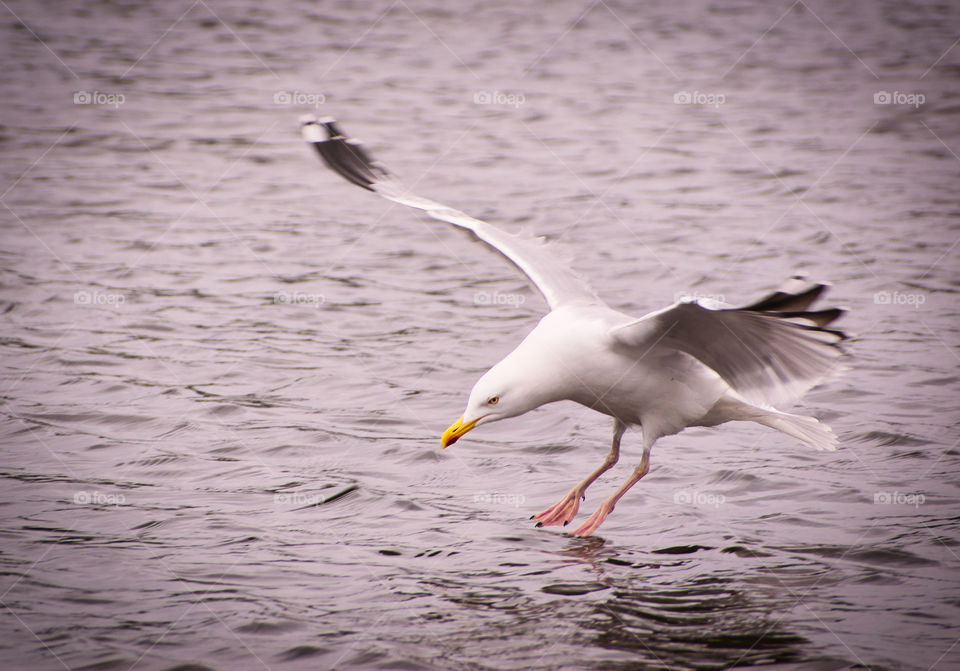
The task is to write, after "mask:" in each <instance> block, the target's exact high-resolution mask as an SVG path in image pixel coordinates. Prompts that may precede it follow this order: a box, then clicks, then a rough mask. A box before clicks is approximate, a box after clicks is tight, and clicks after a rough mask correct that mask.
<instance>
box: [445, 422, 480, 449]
mask: <svg viewBox="0 0 960 671" xmlns="http://www.w3.org/2000/svg"><path fill="white" fill-rule="evenodd" d="M479 421H480V419H479V418H478V419H475V420H473V421H470V422H467V423H466V424H464V423H463V417H460V419H458V420H457V421H455V422H454V423H453V424H451V425H450V428H449V429H447V430H446V431H444V432H443V437H442V438H440V444H441V445H443V446H444V447H450V446H451V445H453V444H454V443H455V442H457V440H459V439H460V436H462V435H463V434H465V433H466V432H467V431H469V430H470V429H472V428H473V427H475V426H476V425H477V422H479Z"/></svg>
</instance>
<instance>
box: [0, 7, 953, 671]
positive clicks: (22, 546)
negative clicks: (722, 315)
mask: <svg viewBox="0 0 960 671" xmlns="http://www.w3.org/2000/svg"><path fill="white" fill-rule="evenodd" d="M0 15H2V16H3V17H4V18H3V20H2V23H0V33H2V39H0V52H2V54H3V63H4V68H3V69H2V71H0V83H2V84H0V85H2V90H3V97H2V102H0V109H2V119H0V122H2V124H3V125H2V128H0V133H2V134H0V147H2V149H3V153H2V160H0V176H2V184H3V186H2V188H0V191H2V205H3V207H2V208H0V222H2V234H3V238H2V252H0V253H2V264H0V266H2V283H0V302H2V310H3V331H2V344H3V359H2V362H3V370H4V377H3V381H2V389H3V394H2V398H3V409H4V415H3V423H2V427H0V430H2V446H3V447H2V454H3V462H2V475H3V480H2V483H3V484H2V490H0V497H2V503H3V508H2V511H3V525H2V534H3V536H2V545H0V550H2V553H0V561H2V579H0V595H2V596H0V601H2V604H3V606H4V614H3V617H2V620H0V621H2V625H3V630H2V636H0V645H2V650H0V654H2V659H3V662H4V666H8V668H43V669H55V668H71V669H80V668H96V669H131V668H136V669H141V668H143V669H169V668H173V667H178V666H179V668H192V669H198V668H216V669H248V668H249V669H256V668H269V669H278V670H279V669H318V668H338V669H367V668H369V669H561V668H563V669H566V668H578V669H579V668H583V669H586V668H594V669H601V668H602V669H645V668H652V669H668V668H669V669H714V668H727V667H735V666H747V665H772V667H773V668H777V669H818V670H819V669H823V670H833V669H840V668H848V667H849V668H853V667H856V668H872V669H901V668H902V669H908V668H910V669H912V668H917V669H934V668H936V669H949V668H960V644H958V630H957V626H956V625H957V622H958V618H960V589H958V578H957V575H958V572H957V569H958V563H960V562H958V540H960V533H958V521H957V515H958V507H957V504H958V499H960V492H958V478H957V473H958V470H960V452H958V449H957V442H958V432H957V420H958V412H957V406H958V404H957V388H958V381H960V376H958V373H957V363H958V345H960V337H958V321H957V292H958V274H957V241H958V236H960V203H958V198H957V192H956V189H957V184H958V177H960V162H958V161H960V159H958V154H960V95H958V93H957V83H958V76H960V47H957V45H956V43H955V40H956V38H957V35H958V30H960V11H958V7H957V6H956V5H951V4H949V3H941V4H935V3H916V2H910V3H893V2H881V3H853V4H849V3H844V4H842V5H839V6H834V5H833V4H831V3H826V2H819V1H817V2H797V3H792V4H791V3H790V2H782V3H781V2H777V3H763V2H756V1H746V2H741V3H737V4H729V3H715V4H710V3H697V2H651V3H642V4H641V3H624V2H606V3H595V4H583V5H581V4H578V3H569V2H556V3H550V4H546V3H545V4H543V5H540V6H536V7H526V6H525V5H524V4H523V3H499V2H495V3H476V4H473V5H469V6H468V5H467V4H463V5H460V6H457V5H448V6H434V7H430V6H428V5H427V4H426V3H421V2H409V1H407V0H398V1H397V2H393V3H387V2H376V3H365V4H364V3H358V4H352V3H338V4H330V3H326V4H319V5H314V4H311V3H305V2H283V3H272V4H271V3H267V4H262V3H256V2H252V1H250V0H238V1H236V2H219V1H208V2H204V1H202V0H201V1H200V2H197V3H193V4H191V3H189V2H179V1H178V2H169V3H149V4H147V5H145V6H144V5H141V4H139V3H114V2H88V3H82V4H80V3H75V4H68V5H65V4H64V3H53V2H41V3H37V2H26V1H17V2H12V3H10V4H9V5H4V8H3V9H0ZM884 91H885V92H888V93H889V94H890V97H891V103H890V104H875V103H874V96H875V94H878V93H880V92H884ZM77 92H81V94H80V97H79V98H78V99H77V102H78V104H74V96H75V95H76V94H77ZM83 92H85V93H86V94H87V96H86V97H84V96H83ZM684 93H686V94H688V96H687V98H684V96H683V95H682V94H684ZM284 94H286V95H284ZM677 94H681V95H680V97H679V98H678V100H679V101H680V102H683V100H685V99H689V100H691V101H692V103H691V104H675V103H674V96H675V95H677ZM894 94H897V95H894ZM917 94H921V95H922V96H923V97H924V100H923V102H922V104H915V105H911V104H910V102H911V101H912V102H914V103H917V102H918V100H919V99H918V98H917V97H916V95H917ZM484 95H487V96H488V97H489V100H490V101H491V102H490V103H489V104H482V103H483V101H484ZM907 96H914V97H913V98H908V97H907ZM87 100H89V101H90V103H91V104H82V103H84V102H86V101H87ZM475 100H477V101H479V102H476V103H475V102H474V101H475ZM321 101H322V104H321ZM883 101H884V99H883V98H882V97H881V98H880V102H881V103H882V102H883ZM288 102H289V103H291V104H287V103H288ZM314 107H316V108H317V110H318V111H319V112H320V113H321V114H335V115H337V116H338V117H339V118H340V119H341V120H342V121H343V123H344V127H345V128H347V129H348V130H349V131H351V132H352V133H353V134H355V135H358V136H359V137H361V138H363V139H364V140H366V141H367V144H368V145H369V146H370V148H371V149H372V150H373V151H374V152H375V153H376V154H377V155H378V156H379V157H380V158H381V159H382V160H383V161H384V162H385V163H386V164H387V165H388V166H390V167H391V168H392V169H393V170H394V171H395V172H397V173H398V174H400V175H402V176H404V177H405V178H406V179H407V181H408V182H410V183H411V184H415V185H416V186H417V187H418V190H420V191H422V192H423V193H424V194H425V195H429V196H432V197H434V198H437V199H439V200H441V201H444V202H449V203H451V204H453V205H456V206H459V207H461V208H462V209H464V210H466V211H468V212H471V213H474V214H476V215H477V216H483V217H487V218H489V219H490V220H492V221H494V222H496V223H498V224H501V225H503V226H504V227H506V228H511V229H516V228H518V227H521V226H526V227H528V228H530V229H532V230H535V231H537V232H538V233H545V234H549V235H550V236H552V237H556V238H557V239H559V240H561V241H562V243H563V244H564V245H565V246H566V247H567V248H568V249H569V250H571V251H572V253H573V254H574V256H575V260H574V265H575V266H576V267H577V268H578V269H580V270H581V271H582V272H583V273H584V274H586V275H587V276H589V277H590V278H591V279H592V281H593V283H594V285H595V286H596V287H597V288H598V290H599V291H600V293H601V295H603V296H604V297H605V298H606V299H608V300H609V302H610V303H611V304H612V305H614V306H615V307H617V308H620V309H623V310H628V311H632V312H634V313H636V314H638V315H639V314H642V313H643V312H644V311H646V310H649V309H653V308H657V307H661V306H663V305H666V304H668V303H669V302H671V301H672V300H673V299H674V298H675V297H676V296H677V295H679V294H696V295H709V296H719V297H723V298H725V299H726V300H728V301H730V302H735V303H736V302H743V301H748V300H750V299H753V298H755V297H757V296H758V295H759V294H761V293H763V292H764V291H766V290H768V289H769V288H772V287H774V286H776V285H777V284H779V283H780V281H781V280H782V279H784V278H785V277H787V276H788V275H790V274H792V273H794V272H797V271H805V272H807V273H808V274H809V275H810V276H811V277H813V278H816V279H819V280H826V281H830V282H832V283H834V285H835V286H834V289H833V292H832V294H831V300H832V301H834V302H836V303H838V304H842V305H845V306H847V307H849V308H850V313H849V315H848V316H847V317H846V318H845V327H846V328H847V329H849V330H850V331H851V333H853V334H854V335H855V336H856V337H855V339H854V341H853V344H852V350H853V351H854V356H853V357H851V359H850V360H849V362H848V363H849V370H848V371H847V372H846V373H845V375H843V376H842V377H839V378H838V379H836V380H834V381H831V382H830V383H829V384H827V385H825V386H823V387H821V388H819V389H817V390H815V391H814V392H812V393H811V394H809V395H808V397H807V399H806V400H805V405H804V406H803V409H802V411H803V412H808V413H811V414H816V415H817V416H819V417H822V418H824V419H825V420H827V421H828V422H829V423H830V424H831V425H832V426H833V427H834V428H835V430H836V431H837V433H838V435H839V436H840V437H841V441H842V445H841V448H840V449H839V450H838V451H837V452H835V453H814V452H811V451H808V450H805V449H804V448H802V447H801V446H799V445H797V444H795V443H794V442H792V441H791V440H789V439H788V438H786V437H784V436H780V435H778V434H774V433H773V432H771V431H769V430H763V429H760V428H755V427H752V426H741V425H727V426H725V427H722V428H721V429H720V430H692V431H689V432H687V433H684V434H682V435H680V436H675V437H672V438H668V439H665V440H663V441H661V442H660V443H658V444H657V446H656V447H655V448H654V452H653V460H652V461H653V469H652V472H651V473H650V475H649V476H648V477H647V478H645V479H644V480H643V482H642V483H640V484H639V485H638V486H637V487H635V488H634V489H633V490H632V491H631V492H630V494H629V495H628V497H627V498H626V499H625V500H624V501H623V502H622V503H621V505H620V506H619V507H618V509H617V511H616V513H614V514H613V515H612V516H611V518H610V519H609V520H608V521H607V522H606V524H605V525H604V526H603V527H602V529H601V531H600V533H599V535H598V536H597V537H593V538H589V539H572V538H568V537H566V536H564V535H562V534H561V533H560V532H558V531H556V530H555V529H535V528H534V527H533V525H532V523H531V522H530V521H529V520H528V518H529V516H530V515H531V514H533V513H535V512H538V511H539V510H541V509H543V508H545V507H546V506H548V505H549V504H551V503H553V502H554V501H555V500H556V499H558V498H559V497H560V496H561V495H562V494H563V493H564V492H565V491H566V490H567V489H568V488H569V487H570V486H571V485H572V484H573V483H574V482H576V481H577V480H579V479H580V478H581V477H582V476H583V475H584V474H586V473H587V472H588V471H590V470H591V469H592V468H594V467H595V466H596V465H597V464H598V463H599V461H600V460H601V459H602V456H603V455H604V454H605V452H606V449H607V441H608V434H609V426H608V423H607V422H608V420H607V419H606V418H604V417H600V416H599V415H595V414H592V413H591V412H589V411H587V410H585V409H582V408H578V407H576V406H573V405H568V404H558V405H555V406H550V407H547V408H544V409H541V410H539V411H537V412H535V413H532V414H530V415H529V416H526V417H523V418H519V419H516V420H513V421H510V422H504V423H502V424H500V425H495V426H490V427H489V428H485V430H483V431H479V432H477V433H474V434H471V435H470V436H469V437H468V438H467V439H464V440H462V441H461V442H459V443H458V444H457V445H456V446H455V447H453V448H451V449H449V450H446V451H442V452H441V451H440V450H439V435H440V433H441V431H442V430H443V429H444V428H445V427H446V426H447V425H448V424H449V423H450V421H452V420H453V419H454V418H455V417H457V416H458V415H459V413H460V411H461V410H462V407H463V405H464V402H465V399H466V393H467V391H468V390H469V388H470V386H471V385H472V383H473V381H474V380H475V378H476V377H477V376H478V375H479V374H480V373H482V372H483V371H484V370H485V369H486V368H487V367H488V366H489V365H490V364H492V363H493V362H495V361H497V360H498V359H499V358H500V357H501V356H503V355H504V354H505V353H506V352H508V351H509V350H511V349H512V348H513V346H514V345H515V344H516V343H517V342H518V341H519V339H520V338H521V337H522V336H523V334H525V333H526V332H527V331H528V330H529V329H530V328H532V326H533V325H534V324H535V322H536V320H537V319H538V318H539V315H540V314H541V313H542V310H543V304H542V302H541V300H540V298H539V297H538V296H537V295H536V294H534V293H532V292H531V291H530V290H529V289H528V287H527V286H526V283H525V282H524V281H523V278H521V277H520V276H518V274H517V273H516V272H515V271H514V270H513V269H512V268H511V267H509V266H508V265H507V264H506V263H504V262H502V261H501V260H500V259H499V258H497V257H496V255H494V254H492V253H489V252H488V251H486V250H484V249H483V248H482V247H481V246H479V245H477V244H475V243H472V242H470V241H469V240H467V239H466V238H465V237H464V236H462V235H459V234H457V233H456V232H451V231H448V230H446V229H445V228H444V227H443V226H442V225H440V224H438V223H437V222H433V221H430V220H426V219H424V218H422V217H420V216H418V215H417V214H416V213H413V212H410V211H406V210H404V209H403V208H400V207H397V206H392V205H390V204H389V203H386V202H383V201H380V200H378V199H376V198H375V197H373V196H371V195H370V194H368V193H364V192H362V191H361V190H359V189H354V188H352V187H350V186H349V185H347V184H345V183H343V182H341V181H340V180H339V179H338V178H337V177H335V176H334V175H332V174H330V173H328V172H325V171H324V170H323V168H322V167H321V166H320V165H319V163H318V161H317V160H316V157H315V156H313V155H312V154H311V152H310V151H309V150H308V147H306V146H304V145H303V143H302V141H301V140H300V139H299V136H298V129H297V125H296V120H297V117H298V116H299V115H300V114H301V113H302V112H304V111H310V110H311V109H312V108H314ZM626 441H627V442H626V443H625V445H626V449H625V459H624V460H623V462H622V463H621V465H620V466H619V467H618V468H617V469H616V470H615V471H613V472H612V473H611V474H609V475H608V476H607V477H605V478H603V479H602V480H601V481H600V482H598V483H597V484H596V485H594V488H593V489H592V490H591V492H590V496H589V498H588V501H587V503H586V504H585V507H584V514H585V513H586V512H587V511H589V510H591V509H592V508H593V506H594V505H595V504H596V503H597V502H598V501H599V500H600V498H601V497H602V496H605V495H606V493H607V492H609V491H611V490H612V489H613V488H614V487H615V486H616V484H618V483H619V481H620V480H621V479H622V478H624V477H626V474H627V473H628V472H629V469H630V468H632V463H631V462H632V461H634V460H635V459H636V458H637V457H638V450H637V449H636V447H637V441H636V436H635V435H634V436H632V437H631V435H630V434H628V436H627V438H626ZM191 663H192V664H193V665H194V666H189V667H188V666H186V665H188V664H191ZM181 665H183V666H181Z"/></svg>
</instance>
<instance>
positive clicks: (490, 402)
mask: <svg viewBox="0 0 960 671" xmlns="http://www.w3.org/2000/svg"><path fill="white" fill-rule="evenodd" d="M499 402H500V397H499V396H491V397H490V398H488V399H487V405H496V404H497V403H499Z"/></svg>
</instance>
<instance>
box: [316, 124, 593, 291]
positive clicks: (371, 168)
mask: <svg viewBox="0 0 960 671" xmlns="http://www.w3.org/2000/svg"><path fill="white" fill-rule="evenodd" d="M301 123H302V131H303V138H304V139H305V140H306V141H307V142H309V143H310V144H312V145H313V146H314V147H315V148H316V150H317V152H318V153H319V154H320V157H321V158H322V159H323V161H324V162H325V163H326V164H327V166H329V167H330V168H331V169H332V170H334V171H335V172H337V173H338V174H340V175H341V176H342V177H343V178H344V179H346V180H347V181H349V182H352V183H353V184H356V185H357V186H361V187H363V188H364V189H368V190H370V191H373V192H375V193H377V194H379V195H381V196H383V197H384V198H386V199H387V200H392V201H394V202H397V203H400V204H401V205H407V206H408V207H415V208H417V209H420V210H425V211H426V213H427V214H429V215H430V216H431V217H433V218H434V219H439V220H441V221H445V222H447V223H449V224H453V225H454V226H458V227H460V228H465V229H467V230H468V231H471V232H473V234H474V235H476V237H477V238H479V239H480V240H482V241H483V242H485V243H486V244H488V245H489V246H490V247H492V248H493V249H495V250H496V251H498V252H499V253H500V254H502V255H503V256H505V257H506V258H507V259H508V260H510V261H511V262H512V263H513V264H514V265H515V266H517V267H518V268H519V269H520V270H522V271H523V272H524V274H526V276H527V277H529V278H530V281H531V282H533V284H534V286H536V287H537V289H538V290H539V291H540V293H541V294H543V297H544V299H546V301H547V304H548V305H549V306H550V309H551V310H555V309H557V308H558V307H560V306H561V305H566V304H570V303H575V302H576V303H598V302H599V299H598V298H597V295H596V294H595V293H594V292H593V290H592V289H590V287H589V286H588V285H587V284H586V282H584V281H583V280H582V279H581V278H580V277H579V276H578V275H577V274H576V273H574V272H573V271H572V270H570V269H569V268H568V267H566V266H565V265H563V264H561V263H559V262H557V261H556V260H555V259H554V258H553V257H552V255H551V254H550V253H549V252H548V251H547V250H546V249H545V247H546V243H545V242H543V240H542V239H540V238H535V237H533V236H524V235H513V234H510V233H507V232H506V231H502V230H500V229H499V228H497V227H496V226H492V225H491V224H488V223H487V222H485V221H481V220H479V219H474V218H473V217H471V216H469V215H467V214H464V213H463V212H461V211H459V210H455V209H453V208H450V207H447V206H446V205H443V204H441V203H437V202H435V201H432V200H429V199H427V198H421V197H420V196H418V195H416V194H415V193H412V192H410V191H409V190H408V189H407V188H406V187H404V186H403V185H402V184H401V183H400V182H399V181H397V180H396V179H394V178H393V177H392V175H391V174H390V173H389V171H387V169H386V168H384V167H383V166H382V165H381V164H380V163H379V162H377V161H375V160H374V159H373V158H371V156H370V155H369V154H367V152H366V151H365V150H364V149H363V147H362V146H361V145H360V143H359V142H357V141H356V140H352V139H350V138H348V137H346V136H345V135H344V134H343V133H342V132H341V131H340V129H339V128H338V127H337V124H336V122H335V121H334V120H332V119H326V120H322V121H321V120H317V119H316V118H315V117H304V118H303V119H302V120H301Z"/></svg>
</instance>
